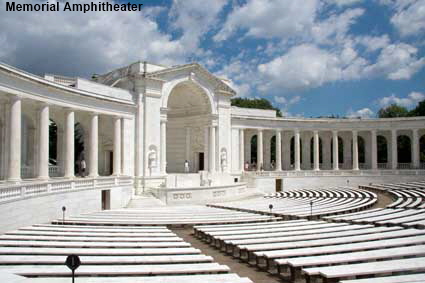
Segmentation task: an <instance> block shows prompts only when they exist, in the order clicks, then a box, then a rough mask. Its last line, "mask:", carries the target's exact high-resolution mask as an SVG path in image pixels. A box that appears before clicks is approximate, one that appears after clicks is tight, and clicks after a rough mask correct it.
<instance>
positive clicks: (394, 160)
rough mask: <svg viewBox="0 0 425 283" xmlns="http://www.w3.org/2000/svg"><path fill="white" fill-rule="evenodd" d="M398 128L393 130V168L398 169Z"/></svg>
mask: <svg viewBox="0 0 425 283" xmlns="http://www.w3.org/2000/svg"><path fill="white" fill-rule="evenodd" d="M397 167H398V156H397V130H391V169H397Z"/></svg>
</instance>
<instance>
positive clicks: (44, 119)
mask: <svg viewBox="0 0 425 283" xmlns="http://www.w3.org/2000/svg"><path fill="white" fill-rule="evenodd" d="M38 115H39V117H38V118H39V119H38V123H39V125H38V131H39V133H38V166H37V169H38V172H37V178H38V179H41V180H47V179H49V106H48V105H47V104H43V105H41V106H40V109H39V113H38Z"/></svg>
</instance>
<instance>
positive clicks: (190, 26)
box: [171, 0, 226, 49]
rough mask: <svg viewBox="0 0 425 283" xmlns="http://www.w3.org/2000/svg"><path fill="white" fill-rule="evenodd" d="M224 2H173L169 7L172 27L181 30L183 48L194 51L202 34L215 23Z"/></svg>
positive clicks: (205, 0)
mask: <svg viewBox="0 0 425 283" xmlns="http://www.w3.org/2000/svg"><path fill="white" fill-rule="evenodd" d="M225 4H226V0H203V1H199V0H174V2H173V6H172V7H171V17H172V26H173V27H174V28H176V29H179V30H182V32H183V36H182V38H181V39H180V40H181V41H182V43H183V44H184V45H185V47H187V48H190V49H196V48H198V46H199V41H200V39H201V38H202V36H203V34H204V33H205V32H207V31H208V30H209V29H210V28H211V27H212V25H214V24H215V23H216V22H217V15H218V14H219V13H220V11H221V10H222V8H223V7H224V5H225Z"/></svg>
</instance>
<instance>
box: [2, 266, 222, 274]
mask: <svg viewBox="0 0 425 283" xmlns="http://www.w3.org/2000/svg"><path fill="white" fill-rule="evenodd" d="M2 270H4V271H7V272H10V273H13V274H17V275H22V276H26V277H36V276H38V277H52V276H56V277H62V276H70V275H71V272H70V270H69V269H68V267H67V266H65V265H22V266H18V265H15V266H0V271H2ZM229 271H230V269H229V267H227V266H225V265H220V264H218V263H196V264H191V263H186V264H179V263H176V264H152V265H146V264H141V265H116V264H115V265H81V266H80V267H79V268H78V270H77V272H76V274H77V276H136V275H139V276H143V275H145V276H146V275H148V276H154V275H177V274H211V273H228V272H229Z"/></svg>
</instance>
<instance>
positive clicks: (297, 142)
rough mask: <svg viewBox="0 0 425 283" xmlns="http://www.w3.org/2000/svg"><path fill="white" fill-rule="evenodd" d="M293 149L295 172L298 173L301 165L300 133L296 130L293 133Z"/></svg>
mask: <svg viewBox="0 0 425 283" xmlns="http://www.w3.org/2000/svg"><path fill="white" fill-rule="evenodd" d="M294 148H295V153H294V154H295V158H294V159H295V160H294V161H295V167H294V169H295V171H300V170H301V164H300V161H301V160H300V159H301V158H300V157H301V153H300V131H299V130H298V129H296V130H295V131H294Z"/></svg>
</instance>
